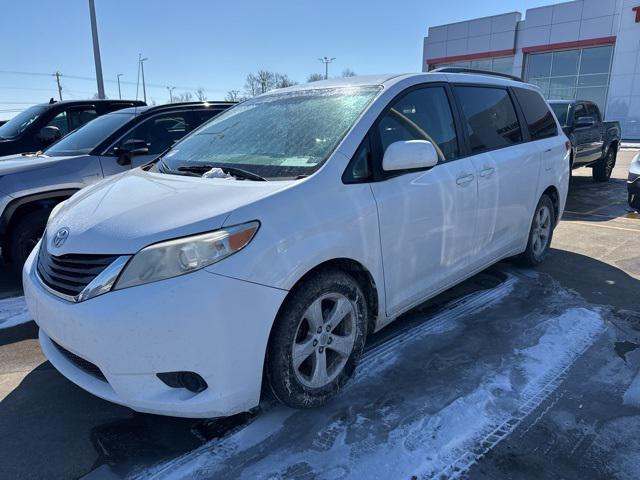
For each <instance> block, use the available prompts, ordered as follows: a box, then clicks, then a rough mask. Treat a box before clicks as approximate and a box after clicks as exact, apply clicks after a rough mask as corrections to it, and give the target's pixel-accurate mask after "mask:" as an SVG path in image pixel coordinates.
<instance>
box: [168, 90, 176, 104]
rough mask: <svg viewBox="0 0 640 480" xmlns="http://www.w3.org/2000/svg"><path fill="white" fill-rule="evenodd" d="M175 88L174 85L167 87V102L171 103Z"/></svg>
mask: <svg viewBox="0 0 640 480" xmlns="http://www.w3.org/2000/svg"><path fill="white" fill-rule="evenodd" d="M175 88H176V87H167V90H169V103H173V91H174V90H175Z"/></svg>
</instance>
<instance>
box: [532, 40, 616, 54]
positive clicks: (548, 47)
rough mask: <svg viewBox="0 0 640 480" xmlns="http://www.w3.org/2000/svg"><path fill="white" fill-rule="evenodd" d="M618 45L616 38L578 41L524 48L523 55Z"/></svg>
mask: <svg viewBox="0 0 640 480" xmlns="http://www.w3.org/2000/svg"><path fill="white" fill-rule="evenodd" d="M615 43H616V37H615V36H612V37H600V38H590V39H588V40H577V41H575V42H561V43H549V44H547V45H536V46H533V47H524V48H523V49H522V52H523V53H539V52H550V51H554V50H566V49H569V48H584V47H596V46H598V45H612V44H615Z"/></svg>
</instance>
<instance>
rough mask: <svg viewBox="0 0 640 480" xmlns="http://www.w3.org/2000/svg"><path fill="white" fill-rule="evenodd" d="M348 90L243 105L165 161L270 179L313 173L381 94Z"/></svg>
mask: <svg viewBox="0 0 640 480" xmlns="http://www.w3.org/2000/svg"><path fill="white" fill-rule="evenodd" d="M379 90H380V89H379V87H344V88H326V89H310V90H301V91H294V92H289V93H280V94H277V93H274V94H270V95H265V96H260V97H257V98H255V99H252V100H249V101H247V102H244V103H242V104H239V105H237V106H235V107H233V108H231V109H229V110H227V111H225V112H224V113H222V114H220V115H219V116H217V117H215V118H214V119H212V120H211V121H209V122H208V123H206V124H204V125H203V126H202V127H200V128H199V129H197V130H196V131H194V132H193V133H192V134H190V135H189V136H187V137H186V138H185V139H184V140H182V141H181V142H179V143H178V144H177V145H175V146H174V147H173V148H172V149H171V150H170V151H169V152H167V154H166V155H165V156H164V157H163V162H164V164H165V165H166V166H167V167H168V168H170V169H171V170H174V171H175V170H177V169H179V168H181V167H187V166H189V167H203V168H205V167H208V166H212V167H213V166H215V167H224V166H227V167H236V168H242V169H244V170H247V171H250V172H253V173H256V174H258V175H261V176H263V177H267V178H278V177H289V178H291V177H297V176H300V175H308V174H310V173H312V172H314V171H315V170H316V169H317V168H319V166H320V165H321V164H322V163H323V162H324V161H325V160H326V159H327V158H328V157H329V155H330V154H331V153H332V152H333V150H334V149H335V148H336V146H337V145H338V143H339V142H340V140H341V139H342V137H343V136H344V135H345V134H346V133H347V132H348V130H349V129H350V128H351V127H352V126H353V124H354V123H355V121H356V120H357V119H358V117H359V116H360V115H361V114H362V112H363V111H364V109H365V108H366V107H367V105H369V103H370V102H371V101H372V100H373V98H374V97H375V96H376V94H377V93H378V92H379Z"/></svg>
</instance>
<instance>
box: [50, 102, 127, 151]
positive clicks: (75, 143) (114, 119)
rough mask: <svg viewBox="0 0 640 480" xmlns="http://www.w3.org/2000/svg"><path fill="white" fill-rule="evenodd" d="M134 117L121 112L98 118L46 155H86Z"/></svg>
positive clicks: (59, 143)
mask: <svg viewBox="0 0 640 480" xmlns="http://www.w3.org/2000/svg"><path fill="white" fill-rule="evenodd" d="M134 117H135V114H134V113H121V112H115V113H108V114H107V115H103V116H101V117H98V118H96V119H94V120H91V121H90V122H89V123H87V124H86V125H83V126H82V127H80V128H79V129H78V130H76V131H74V132H72V133H70V134H69V135H67V136H65V137H64V138H62V139H61V140H60V141H58V142H56V143H55V144H54V145H52V146H51V147H49V148H48V149H47V150H45V151H44V153H45V155H49V156H50V157H60V156H65V155H85V154H87V153H90V152H91V151H92V150H93V149H94V148H96V147H97V146H98V145H100V143H102V142H103V141H104V140H106V139H107V138H108V137H109V136H110V135H111V134H113V133H114V132H115V131H116V130H118V129H119V128H120V127H122V126H123V125H125V124H126V123H127V122H129V121H130V120H131V119H132V118H134Z"/></svg>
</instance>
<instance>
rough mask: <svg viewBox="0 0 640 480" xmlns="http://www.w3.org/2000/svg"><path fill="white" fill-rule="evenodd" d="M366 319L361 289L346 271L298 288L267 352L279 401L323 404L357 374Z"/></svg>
mask: <svg viewBox="0 0 640 480" xmlns="http://www.w3.org/2000/svg"><path fill="white" fill-rule="evenodd" d="M368 318H369V312H368V310H367V303H366V301H365V297H364V295H363V293H362V290H361V288H360V286H359V285H358V283H357V282H356V281H355V280H354V279H353V277H351V276H350V275H348V274H346V273H344V272H341V271H338V270H331V271H325V272H320V273H318V274H316V275H314V276H313V277H311V278H309V279H307V280H305V281H303V282H302V283H301V284H300V285H298V286H297V287H296V288H295V289H294V290H293V291H292V292H291V293H290V295H289V297H288V298H287V299H286V300H285V304H284V305H283V307H282V309H281V311H280V313H279V314H278V317H277V318H276V321H275V324H274V327H273V330H272V332H271V337H270V339H269V345H268V349H267V359H266V376H267V382H268V384H269V386H270V387H271V390H272V391H273V394H274V395H275V396H276V398H277V399H278V400H280V401H281V402H282V403H284V404H286V405H288V406H290V407H293V408H313V407H318V406H320V405H323V404H325V403H326V402H327V401H328V400H329V399H330V398H331V397H333V396H334V395H335V394H336V393H337V392H338V391H339V390H340V388H342V386H343V385H344V384H345V383H346V382H347V380H348V379H349V378H350V377H351V376H352V375H353V373H354V371H355V368H356V365H357V363H358V360H359V358H360V356H361V354H362V351H363V349H364V343H365V339H366V335H367V325H368Z"/></svg>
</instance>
